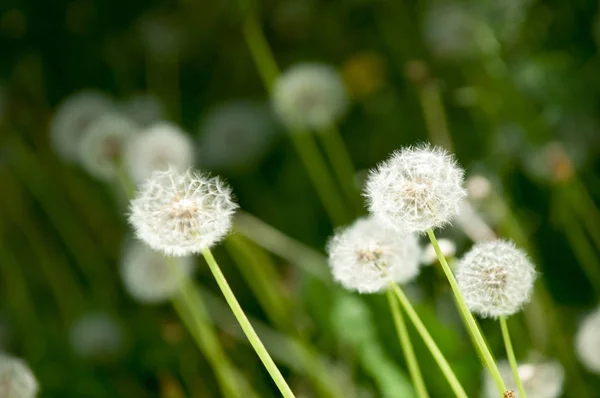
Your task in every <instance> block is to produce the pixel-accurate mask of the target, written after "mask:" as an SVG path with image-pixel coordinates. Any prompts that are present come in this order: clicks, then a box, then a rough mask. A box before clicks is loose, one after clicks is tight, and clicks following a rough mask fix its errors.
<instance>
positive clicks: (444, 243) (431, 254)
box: [421, 239, 456, 265]
mask: <svg viewBox="0 0 600 398" xmlns="http://www.w3.org/2000/svg"><path fill="white" fill-rule="evenodd" d="M438 245H439V246H440V250H441V251H442V255H443V256H444V257H446V258H448V257H453V256H454V254H456V245H455V244H454V242H453V241H451V240H450V239H438ZM437 261H438V257H437V254H436V253H435V249H434V248H433V245H432V244H431V243H429V244H428V245H427V246H425V249H424V250H423V254H422V255H421V264H425V265H431V264H434V263H436V262H437Z"/></svg>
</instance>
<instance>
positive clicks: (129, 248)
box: [121, 241, 194, 303]
mask: <svg viewBox="0 0 600 398" xmlns="http://www.w3.org/2000/svg"><path fill="white" fill-rule="evenodd" d="M193 270H194V260H193V257H177V258H171V259H169V260H167V258H165V256H163V255H162V254H161V253H159V252H156V251H154V250H152V249H150V248H148V247H147V246H145V245H144V244H142V243H140V242H135V241H134V242H129V243H128V244H127V245H126V246H125V250H124V251H123V257H122V259H121V277H122V278H123V284H124V286H125V289H126V290H127V293H129V295H130V296H131V297H133V298H134V299H135V300H137V301H139V302H141V303H160V302H163V301H165V300H168V299H170V298H171V297H172V296H173V295H174V294H175V293H177V290H178V289H179V286H180V285H181V282H182V280H184V278H186V277H189V276H190V275H191V274H192V272H193Z"/></svg>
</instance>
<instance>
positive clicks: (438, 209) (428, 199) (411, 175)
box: [365, 145, 466, 232]
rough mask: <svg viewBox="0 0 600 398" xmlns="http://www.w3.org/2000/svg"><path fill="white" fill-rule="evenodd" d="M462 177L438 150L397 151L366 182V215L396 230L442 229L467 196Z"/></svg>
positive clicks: (410, 148) (416, 148)
mask: <svg viewBox="0 0 600 398" xmlns="http://www.w3.org/2000/svg"><path fill="white" fill-rule="evenodd" d="M463 175H464V172H463V170H462V169H461V168H460V167H459V166H458V164H457V163H456V161H455V160H454V158H453V157H452V156H451V155H450V154H448V153H447V152H446V151H445V150H443V149H441V148H437V147H431V146H429V145H426V146H421V147H408V148H404V149H402V150H399V151H396V152H394V153H393V154H392V156H391V157H390V158H389V159H388V160H386V161H384V162H382V163H380V164H379V166H378V167H377V169H375V170H373V171H371V174H370V175H369V178H368V179H367V183H366V188H365V189H366V193H365V196H366V197H367V199H368V203H369V211H370V212H371V214H373V215H374V216H375V217H377V218H379V220H380V221H381V222H382V223H387V224H388V225H389V226H390V227H392V228H395V229H397V230H406V231H407V232H423V231H426V230H428V229H430V228H436V227H442V226H444V225H445V224H447V223H449V222H450V221H451V219H452V218H453V217H454V216H456V215H457V214H458V212H459V209H460V204H461V202H462V200H463V198H464V197H465V195H466V192H465V190H464V189H463V187H462V185H463Z"/></svg>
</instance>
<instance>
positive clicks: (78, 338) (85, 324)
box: [69, 313, 123, 360]
mask: <svg viewBox="0 0 600 398" xmlns="http://www.w3.org/2000/svg"><path fill="white" fill-rule="evenodd" d="M69 338H70V343H71V347H72V348H73V351H75V353H76V354H77V355H79V356H80V357H82V358H86V359H92V360H104V359H110V358H114V357H116V356H117V355H118V354H119V353H120V351H121V349H122V348H123V331H122V330H121V326H120V325H119V324H118V323H117V322H116V321H115V320H114V319H113V318H112V317H110V316H109V315H107V314H104V313H91V314H87V315H84V316H83V317H81V318H79V319H78V320H77V321H75V323H74V324H73V326H71V331H70V335H69Z"/></svg>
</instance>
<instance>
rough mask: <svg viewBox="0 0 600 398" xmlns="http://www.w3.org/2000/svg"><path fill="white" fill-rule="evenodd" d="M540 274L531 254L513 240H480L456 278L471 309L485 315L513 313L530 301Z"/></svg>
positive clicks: (461, 265) (461, 264)
mask: <svg viewBox="0 0 600 398" xmlns="http://www.w3.org/2000/svg"><path fill="white" fill-rule="evenodd" d="M535 278H536V272H535V268H534V266H533V263H531V261H530V260H529V258H528V257H527V255H526V254H525V253H524V252H523V251H522V250H520V249H518V248H517V247H515V245H514V244H513V243H512V242H509V241H504V240H494V241H491V242H484V243H478V244H476V245H475V246H473V248H472V249H471V250H470V251H469V252H468V253H467V254H465V256H464V257H463V258H462V259H461V260H460V262H459V263H458V267H457V271H456V280H457V282H458V286H459V288H460V290H461V292H462V294H463V297H464V299H465V302H466V303H467V306H468V307H469V309H470V310H471V311H472V312H474V313H476V314H478V315H480V316H482V317H484V318H487V317H491V318H498V317H501V316H510V315H512V314H514V313H516V312H518V311H520V310H521V308H522V307H523V306H524V305H525V304H526V303H528V302H529V299H530V297H531V292H532V291H533V285H534V282H535Z"/></svg>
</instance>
